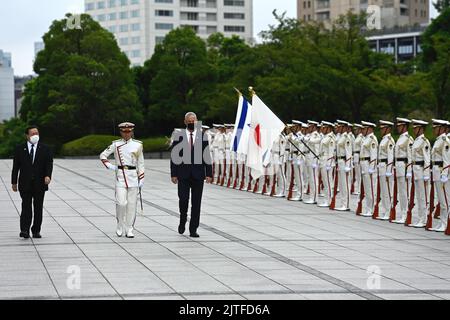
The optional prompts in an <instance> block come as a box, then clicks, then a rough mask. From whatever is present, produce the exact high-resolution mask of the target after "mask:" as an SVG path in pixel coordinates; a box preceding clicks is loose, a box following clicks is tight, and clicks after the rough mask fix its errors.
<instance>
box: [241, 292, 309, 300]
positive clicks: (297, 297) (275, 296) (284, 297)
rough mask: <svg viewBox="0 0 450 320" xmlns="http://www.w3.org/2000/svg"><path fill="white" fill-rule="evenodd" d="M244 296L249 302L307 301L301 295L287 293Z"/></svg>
mask: <svg viewBox="0 0 450 320" xmlns="http://www.w3.org/2000/svg"><path fill="white" fill-rule="evenodd" d="M243 296H244V297H245V298H246V299H248V300H263V301H264V300H269V301H270V300H273V301H274V300H307V299H306V297H304V296H303V295H301V294H295V293H286V294H284V293H283V294H270V293H261V294H243Z"/></svg>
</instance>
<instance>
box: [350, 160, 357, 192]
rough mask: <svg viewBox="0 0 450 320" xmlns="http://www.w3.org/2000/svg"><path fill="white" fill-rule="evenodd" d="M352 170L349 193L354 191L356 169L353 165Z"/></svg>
mask: <svg viewBox="0 0 450 320" xmlns="http://www.w3.org/2000/svg"><path fill="white" fill-rule="evenodd" d="M352 172H353V176H352V186H351V188H350V194H354V193H355V182H356V169H355V167H354V166H353V169H352Z"/></svg>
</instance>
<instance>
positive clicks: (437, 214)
mask: <svg viewBox="0 0 450 320" xmlns="http://www.w3.org/2000/svg"><path fill="white" fill-rule="evenodd" d="M440 217H441V204H440V203H438V204H437V206H436V210H435V211H434V218H435V219H439V218H440Z"/></svg>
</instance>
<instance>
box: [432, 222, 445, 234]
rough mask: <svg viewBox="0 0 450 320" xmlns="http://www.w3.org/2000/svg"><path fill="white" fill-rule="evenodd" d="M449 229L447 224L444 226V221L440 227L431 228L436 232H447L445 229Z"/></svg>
mask: <svg viewBox="0 0 450 320" xmlns="http://www.w3.org/2000/svg"><path fill="white" fill-rule="evenodd" d="M446 229H447V226H444V225H443V224H442V223H441V225H440V226H439V227H437V228H432V229H430V230H431V231H435V232H445V230H446Z"/></svg>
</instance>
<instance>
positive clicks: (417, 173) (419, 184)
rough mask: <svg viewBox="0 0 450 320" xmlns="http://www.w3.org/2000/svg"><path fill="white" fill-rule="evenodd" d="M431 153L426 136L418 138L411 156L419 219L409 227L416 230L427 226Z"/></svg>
mask: <svg viewBox="0 0 450 320" xmlns="http://www.w3.org/2000/svg"><path fill="white" fill-rule="evenodd" d="M413 123H414V120H413ZM416 123H417V122H416ZM423 123H426V122H423ZM430 151H431V145H430V141H428V139H427V138H426V137H425V135H423V134H422V135H420V136H418V137H417V138H416V140H414V143H413V146H412V150H411V156H412V160H413V177H414V184H415V200H416V202H415V203H416V204H417V218H418V219H417V222H416V223H415V224H414V223H413V222H412V223H411V224H410V225H409V226H413V227H416V228H423V227H425V225H426V219H427V208H428V193H429V191H430V173H431V171H430V166H431V156H430ZM410 200H411V199H410ZM413 200H414V199H413Z"/></svg>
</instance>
